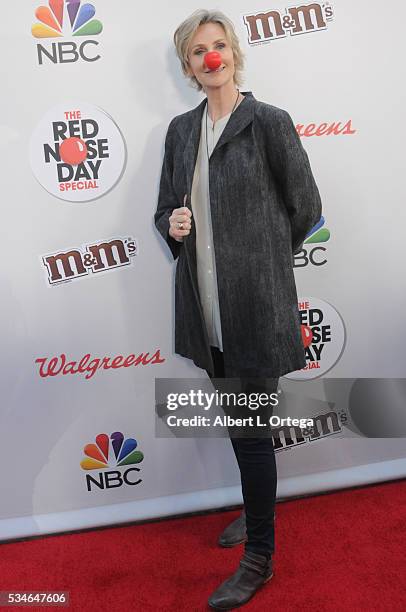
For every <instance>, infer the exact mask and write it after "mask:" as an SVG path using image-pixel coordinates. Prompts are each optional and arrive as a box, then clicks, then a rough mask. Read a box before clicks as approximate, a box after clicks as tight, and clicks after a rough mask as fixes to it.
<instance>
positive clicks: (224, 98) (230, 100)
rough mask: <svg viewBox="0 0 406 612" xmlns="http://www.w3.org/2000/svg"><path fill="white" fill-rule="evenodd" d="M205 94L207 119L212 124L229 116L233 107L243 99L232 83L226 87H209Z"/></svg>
mask: <svg viewBox="0 0 406 612" xmlns="http://www.w3.org/2000/svg"><path fill="white" fill-rule="evenodd" d="M205 93H206V95H207V101H208V111H209V117H210V118H211V120H212V121H213V123H214V122H216V121H218V120H219V119H221V118H222V117H225V115H228V114H230V113H231V111H232V110H233V108H234V106H237V105H238V104H239V102H240V101H241V100H242V98H243V97H244V96H243V95H242V94H240V93H239V92H238V89H237V87H236V85H235V84H234V83H230V86H228V85H227V86H226V87H218V88H211V87H210V88H208V89H207V91H206V92H205Z"/></svg>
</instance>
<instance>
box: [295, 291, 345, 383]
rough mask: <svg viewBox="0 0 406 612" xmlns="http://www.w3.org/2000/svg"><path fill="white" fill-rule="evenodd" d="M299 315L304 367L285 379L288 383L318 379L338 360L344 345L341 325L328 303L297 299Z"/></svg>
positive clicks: (338, 316) (311, 299)
mask: <svg viewBox="0 0 406 612" xmlns="http://www.w3.org/2000/svg"><path fill="white" fill-rule="evenodd" d="M299 314H300V322H301V329H302V340H303V346H304V348H305V357H306V366H305V367H304V368H303V369H302V370H296V371H295V372H291V373H290V374H286V375H285V377H286V378H291V379H292V380H308V379H311V378H318V377H319V376H322V375H323V374H325V373H326V372H328V371H329V370H330V369H331V368H332V367H333V366H334V365H335V364H336V363H337V362H338V360H339V359H340V357H341V354H342V352H343V349H344V343H345V328H344V323H343V321H342V319H341V317H340V315H339V314H338V312H337V310H336V309H335V308H333V306H331V304H329V303H328V302H324V301H323V300H319V299H318V298H313V297H308V298H301V299H300V300H299Z"/></svg>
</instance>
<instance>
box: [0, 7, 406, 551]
mask: <svg viewBox="0 0 406 612" xmlns="http://www.w3.org/2000/svg"><path fill="white" fill-rule="evenodd" d="M198 8H212V7H211V6H208V7H205V6H203V7H202V5H201V4H199V3H196V2H192V3H191V2H179V3H177V4H176V5H173V3H172V4H170V3H169V4H168V3H167V2H163V1H162V0H157V1H156V2H154V3H153V4H151V3H149V4H144V3H135V2H130V1H129V0H127V1H126V0H122V1H121V2H110V1H109V0H92V2H91V3H86V2H84V1H80V0H75V1H73V0H66V1H63V0H49V1H48V2H43V3H42V4H41V3H40V2H39V1H35V0H26V1H25V2H19V3H14V4H8V5H7V6H6V7H4V12H5V22H6V23H7V24H8V25H7V27H6V28H4V31H3V35H2V40H1V45H2V47H3V48H2V58H3V61H2V64H1V68H0V70H1V77H2V79H1V80H2V96H1V99H0V105H1V120H0V124H1V125H0V130H1V131H0V134H1V138H0V150H1V166H2V224H1V233H2V238H1V241H2V245H3V251H2V253H3V254H2V258H1V278H2V286H3V290H2V305H1V310H2V317H1V339H2V342H1V344H2V351H1V353H0V371H1V380H2V387H1V407H0V422H1V434H2V443H1V446H0V457H1V462H2V465H3V468H6V469H5V470H4V471H3V478H2V482H1V485H0V488H1V504H0V538H1V539H3V540H4V539H8V538H13V537H20V536H24V535H33V534H39V533H50V532H55V531H64V530H69V529H76V528H81V527H89V526H97V525H103V524H112V523H119V522H124V521H132V520H139V519H144V518H152V517H157V516H165V515H171V514H179V513H183V512H188V511H192V510H193V511H194V510H199V509H202V510H204V509H209V508H216V507H222V506H227V505H231V504H237V503H240V502H241V491H240V487H239V474H238V471H237V466H236V463H235V459H234V455H233V452H232V448H231V445H230V441H229V440H228V439H226V438H184V439H179V438H177V437H175V436H171V435H170V434H168V432H166V433H165V434H164V435H158V433H157V431H158V430H157V429H156V418H155V395H154V394H155V379H156V378H183V379H184V378H194V379H196V378H201V379H202V380H203V379H204V380H206V378H207V377H206V374H205V372H203V371H202V370H200V369H198V368H196V367H195V366H194V365H193V363H192V362H190V361H189V360H187V359H184V358H182V357H179V356H177V355H175V354H174V337H173V334H174V332H173V318H174V311H173V310H174V289H173V283H174V274H175V268H176V263H174V262H173V260H172V258H171V256H170V254H169V251H168V249H167V247H166V245H165V244H164V243H163V241H162V239H161V238H160V236H159V235H158V233H157V231H156V229H155V227H154V224H153V214H154V212H155V208H156V202H157V193H158V183H159V177H160V170H161V164H162V157H163V148H164V139H165V134H166V130H167V126H168V124H169V122H170V120H171V119H172V118H173V117H174V116H175V115H178V114H180V113H182V112H185V111H187V110H190V109H192V108H194V107H196V106H197V105H198V104H199V103H200V101H201V100H202V94H201V93H198V92H196V91H195V90H194V89H192V88H191V87H190V86H189V85H188V83H187V81H186V80H185V79H184V77H183V75H182V73H181V69H180V65H179V62H178V60H177V58H176V56H175V52H174V48H173V44H172V36H173V32H174V30H175V29H176V27H177V26H178V25H179V23H180V22H181V21H183V20H184V19H185V18H186V17H187V16H189V15H190V13H191V12H192V11H194V10H196V9H198ZM217 8H219V9H220V10H222V11H223V12H225V13H226V14H227V15H228V16H229V17H230V18H231V19H232V21H233V22H234V24H235V27H236V31H237V34H238V36H239V38H240V41H241V46H242V48H243V50H244V53H245V57H246V69H245V84H244V87H243V88H242V91H252V92H253V94H254V96H255V97H256V98H257V99H258V100H262V101H264V102H267V103H269V104H272V105H274V106H278V107H280V108H283V109H285V110H287V111H288V112H289V113H290V115H291V117H292V119H293V121H294V123H295V125H296V129H297V131H298V133H299V135H300V137H301V139H302V143H303V145H304V147H305V149H306V151H307V153H308V155H309V158H310V161H311V165H312V169H313V173H314V176H315V178H316V181H317V184H318V186H319V189H320V193H321V197H322V201H323V217H322V218H321V220H320V222H319V223H318V224H317V226H315V227H314V228H313V230H312V231H311V232H310V234H309V235H308V236H307V238H306V241H305V244H304V246H303V250H302V251H301V252H300V253H299V254H298V255H297V256H296V257H295V277H296V282H297V288H298V295H299V308H300V310H301V315H302V323H303V325H304V326H305V329H306V330H307V335H306V337H305V344H306V357H307V366H306V368H305V369H304V370H302V371H300V372H294V373H291V374H289V375H288V376H286V377H284V378H282V379H281V380H280V388H281V390H282V391H283V395H284V398H285V400H284V401H285V403H286V406H288V407H290V408H288V407H287V408H286V410H287V412H288V411H289V410H292V407H293V406H294V407H295V410H296V411H297V413H298V414H301V415H303V416H308V417H309V416H313V417H315V419H316V421H315V422H316V426H315V427H314V429H313V430H312V431H308V432H307V433H304V434H303V435H300V434H299V433H298V431H297V430H292V431H290V432H286V431H285V432H284V433H283V435H282V434H281V435H280V436H279V438H277V439H275V449H276V452H277V463H278V473H279V484H278V497H279V498H280V499H282V498H286V497H290V496H295V495H302V494H306V493H315V492H321V491H327V490H331V489H334V488H339V487H345V486H353V485H358V484H364V483H370V482H377V481H382V480H390V479H394V478H401V477H404V476H405V475H406V444H405V438H404V436H405V435H406V422H405V397H406V385H405V379H404V376H405V358H404V345H405V340H406V332H405V326H404V312H405V306H406V298H405V282H404V269H403V261H402V255H401V246H402V245H403V242H404V240H403V228H404V225H405V221H406V217H405V208H404V203H403V199H404V184H403V181H404V176H405V172H406V166H405V158H404V146H403V132H404V129H403V124H402V120H401V117H402V112H403V100H404V89H405V87H404V83H403V81H402V80H401V79H399V75H400V74H401V73H402V69H403V64H402V57H403V52H404V48H403V47H404V43H403V41H404V36H403V31H402V29H401V28H402V24H403V22H404V18H406V9H405V7H401V6H399V3H395V2H389V3H388V4H387V5H385V8H383V7H382V5H381V4H378V2H372V3H371V2H367V1H366V0H359V1H358V2H356V3H354V2H351V0H336V1H334V2H331V3H329V2H313V3H309V2H303V3H298V4H297V5H292V3H291V2H285V1H283V0H270V1H269V2H263V1H262V0H261V2H258V1H257V0H248V1H247V0H244V2H242V1H240V0H234V1H233V2H231V1H230V0H227V1H224V2H220V3H218V5H217ZM392 8H393V9H396V15H397V17H398V18H397V19H395V20H394V19H393V18H390V15H391V14H392V13H391V9H392ZM402 17H403V19H402ZM282 408H283V406H282Z"/></svg>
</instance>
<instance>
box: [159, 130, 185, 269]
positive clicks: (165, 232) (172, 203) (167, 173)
mask: <svg viewBox="0 0 406 612" xmlns="http://www.w3.org/2000/svg"><path fill="white" fill-rule="evenodd" d="M174 121H175V119H173V120H172V121H171V123H170V124H169V127H168V131H167V133H166V138H165V154H164V159H163V162H162V170H161V179H160V183H159V194H158V206H157V210H156V212H155V215H154V221H155V226H156V228H157V230H158V231H159V233H160V234H161V235H162V237H163V238H164V240H165V241H166V242H167V244H168V246H169V248H170V250H171V253H172V255H173V258H174V259H176V258H177V257H178V256H179V252H180V249H181V248H182V242H178V241H177V240H175V239H174V238H172V236H170V235H169V217H170V216H171V214H172V211H173V209H174V208H178V207H179V206H181V204H179V201H178V198H177V196H176V193H175V190H174V188H173V183H172V177H173V152H174V146H173V143H174V139H175V138H176V128H175V127H174Z"/></svg>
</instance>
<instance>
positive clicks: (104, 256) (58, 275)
mask: <svg viewBox="0 0 406 612" xmlns="http://www.w3.org/2000/svg"><path fill="white" fill-rule="evenodd" d="M135 255H138V245H137V242H136V240H134V239H132V238H112V239H110V240H101V241H98V242H96V243H91V244H87V245H84V246H83V247H82V248H81V249H79V248H76V249H65V250H63V251H57V252H56V253H51V254H48V255H43V256H42V259H41V260H42V263H43V265H44V267H45V269H46V272H47V279H48V284H49V285H59V284H60V283H65V282H67V281H71V280H74V279H76V278H82V277H83V276H89V275H90V274H91V273H92V274H97V273H98V272H106V271H108V270H117V269H118V268H122V267H123V266H129V265H131V264H132V263H133V261H134V259H133V258H134V256H135Z"/></svg>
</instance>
